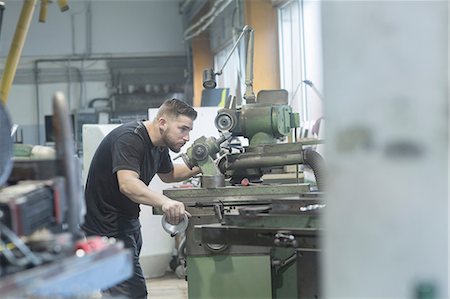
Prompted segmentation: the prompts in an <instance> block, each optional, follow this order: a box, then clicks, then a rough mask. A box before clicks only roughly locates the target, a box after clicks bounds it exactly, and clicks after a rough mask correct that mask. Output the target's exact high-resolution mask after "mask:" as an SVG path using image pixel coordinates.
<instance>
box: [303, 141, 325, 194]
mask: <svg viewBox="0 0 450 299" xmlns="http://www.w3.org/2000/svg"><path fill="white" fill-rule="evenodd" d="M303 160H304V161H303V163H304V164H306V165H309V167H311V169H312V171H313V173H314V176H315V178H316V183H317V188H318V189H319V191H323V178H324V176H323V171H324V170H323V169H324V161H323V158H322V156H321V155H320V154H319V153H318V152H316V151H314V150H311V149H306V150H304V151H303Z"/></svg>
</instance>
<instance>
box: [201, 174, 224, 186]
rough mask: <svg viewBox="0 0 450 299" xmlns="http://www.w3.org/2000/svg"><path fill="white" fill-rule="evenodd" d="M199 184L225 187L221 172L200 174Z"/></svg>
mask: <svg viewBox="0 0 450 299" xmlns="http://www.w3.org/2000/svg"><path fill="white" fill-rule="evenodd" d="M201 186H202V188H218V187H225V176H224V175H223V174H216V175H202V176H201Z"/></svg>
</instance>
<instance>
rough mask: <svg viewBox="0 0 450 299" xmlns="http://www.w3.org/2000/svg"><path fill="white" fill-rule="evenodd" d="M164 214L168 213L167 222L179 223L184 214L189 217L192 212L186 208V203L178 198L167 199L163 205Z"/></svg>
mask: <svg viewBox="0 0 450 299" xmlns="http://www.w3.org/2000/svg"><path fill="white" fill-rule="evenodd" d="M161 209H162V211H163V212H164V214H166V217H167V222H169V223H171V224H174V225H176V224H178V223H180V221H181V220H182V219H183V217H184V214H186V215H188V216H189V217H190V216H191V214H189V212H187V211H186V210H185V209H184V204H183V203H182V202H179V201H176V200H172V199H169V200H166V201H165V202H164V204H163V205H162V207H161Z"/></svg>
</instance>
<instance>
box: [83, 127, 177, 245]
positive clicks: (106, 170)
mask: <svg viewBox="0 0 450 299" xmlns="http://www.w3.org/2000/svg"><path fill="white" fill-rule="evenodd" d="M172 169H173V165H172V161H171V160H170V156H169V151H168V149H167V148H160V147H156V146H154V145H153V144H152V141H151V140H150V137H149V135H148V133H147V129H146V128H145V126H144V124H143V123H142V122H130V123H127V124H124V125H122V126H120V127H117V128H115V129H114V130H113V131H111V132H110V133H109V134H108V135H106V137H105V138H104V139H103V141H102V142H101V143H100V145H99V147H98V149H97V151H96V152H95V155H94V157H93V159H92V162H91V166H90V168H89V174H88V178H87V182H86V190H85V199H86V210H87V212H86V216H85V222H84V224H83V225H82V228H83V229H84V230H85V231H86V232H87V233H89V234H99V235H104V236H114V235H117V234H118V233H124V232H131V231H134V230H137V229H139V228H140V223H139V219H138V217H139V212H140V208H139V204H137V203H135V202H133V201H132V200H131V199H129V198H127V197H126V196H125V195H123V194H122V193H121V192H120V191H119V185H118V182H117V171H119V170H133V171H135V172H137V173H138V174H139V179H140V180H142V181H143V182H144V184H145V185H148V184H149V183H150V181H151V180H152V178H153V177H154V175H155V174H156V173H168V172H170V171H172Z"/></svg>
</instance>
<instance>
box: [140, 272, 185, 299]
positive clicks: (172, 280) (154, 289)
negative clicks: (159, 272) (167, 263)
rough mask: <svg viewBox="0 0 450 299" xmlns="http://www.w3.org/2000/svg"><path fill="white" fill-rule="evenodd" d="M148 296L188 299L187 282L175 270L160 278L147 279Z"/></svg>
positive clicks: (153, 298) (159, 298) (164, 298)
mask: <svg viewBox="0 0 450 299" xmlns="http://www.w3.org/2000/svg"><path fill="white" fill-rule="evenodd" d="M147 290H148V297H149V298H152V299H187V298H188V292H187V282H186V280H184V279H180V278H178V277H177V276H176V275H175V273H174V272H167V273H166V275H164V276H162V277H158V278H150V279H147Z"/></svg>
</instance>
